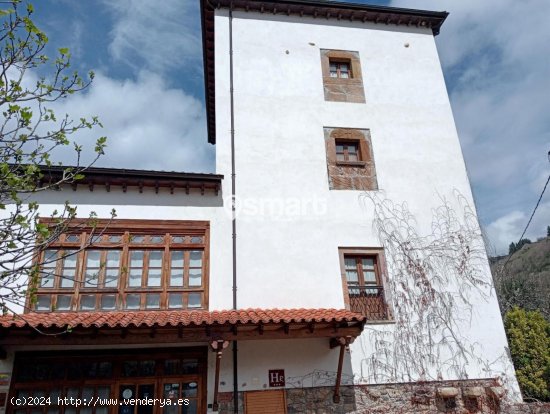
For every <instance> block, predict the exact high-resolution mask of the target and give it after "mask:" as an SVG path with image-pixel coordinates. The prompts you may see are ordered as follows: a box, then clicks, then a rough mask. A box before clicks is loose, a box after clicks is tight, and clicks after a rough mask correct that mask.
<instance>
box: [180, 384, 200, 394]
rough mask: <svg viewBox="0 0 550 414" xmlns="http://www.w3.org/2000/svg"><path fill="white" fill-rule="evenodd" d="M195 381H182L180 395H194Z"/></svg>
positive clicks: (195, 390)
mask: <svg viewBox="0 0 550 414" xmlns="http://www.w3.org/2000/svg"><path fill="white" fill-rule="evenodd" d="M197 385H198V384H197V383H196V382H194V381H192V382H184V383H183V393H182V397H184V398H185V397H187V398H189V397H196V396H197Z"/></svg>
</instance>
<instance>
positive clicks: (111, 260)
mask: <svg viewBox="0 0 550 414" xmlns="http://www.w3.org/2000/svg"><path fill="white" fill-rule="evenodd" d="M119 263H120V250H109V251H108V252H107V267H118V266H119Z"/></svg>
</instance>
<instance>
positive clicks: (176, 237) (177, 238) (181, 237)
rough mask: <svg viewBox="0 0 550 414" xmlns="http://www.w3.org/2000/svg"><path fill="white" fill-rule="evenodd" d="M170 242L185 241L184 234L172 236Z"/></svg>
mask: <svg viewBox="0 0 550 414" xmlns="http://www.w3.org/2000/svg"><path fill="white" fill-rule="evenodd" d="M172 243H185V236H173V237H172Z"/></svg>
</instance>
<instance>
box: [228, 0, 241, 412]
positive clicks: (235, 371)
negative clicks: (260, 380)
mask: <svg viewBox="0 0 550 414" xmlns="http://www.w3.org/2000/svg"><path fill="white" fill-rule="evenodd" d="M229 97H230V112H231V221H232V223H231V224H232V236H233V309H234V310H236V309H237V214H236V210H235V194H236V186H235V104H234V99H233V3H231V4H230V5H229ZM237 350H238V349H237V341H233V344H232V351H233V412H234V413H235V414H238V412H239V376H238V363H237V362H238V360H237V357H238V356H237V354H238V352H237Z"/></svg>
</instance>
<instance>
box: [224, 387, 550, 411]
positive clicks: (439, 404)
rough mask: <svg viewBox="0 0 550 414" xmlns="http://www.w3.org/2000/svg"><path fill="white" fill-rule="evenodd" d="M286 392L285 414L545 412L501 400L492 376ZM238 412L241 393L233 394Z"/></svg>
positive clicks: (227, 406)
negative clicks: (336, 400)
mask: <svg viewBox="0 0 550 414" xmlns="http://www.w3.org/2000/svg"><path fill="white" fill-rule="evenodd" d="M333 393H334V387H313V388H290V389H287V390H286V401H287V413H288V414H325V413H326V414H328V413H331V414H332V413H333V414H359V413H361V414H378V413H380V414H432V413H434V414H436V413H461V414H462V413H469V414H470V413H471V414H474V413H479V414H548V413H550V404H512V405H508V404H506V403H505V395H504V392H503V388H501V387H500V386H499V384H498V383H497V382H496V381H495V380H492V379H487V380H467V381H441V382H426V383H409V384H384V385H356V386H344V387H342V388H341V393H340V402H339V403H338V404H336V403H334V402H333V400H332V398H333ZM219 403H220V406H219V407H220V410H219V412H220V413H221V414H226V413H227V414H230V413H233V394H232V393H229V392H228V393H220V397H219ZM239 412H240V413H243V412H244V410H243V393H242V392H241V393H239Z"/></svg>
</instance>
